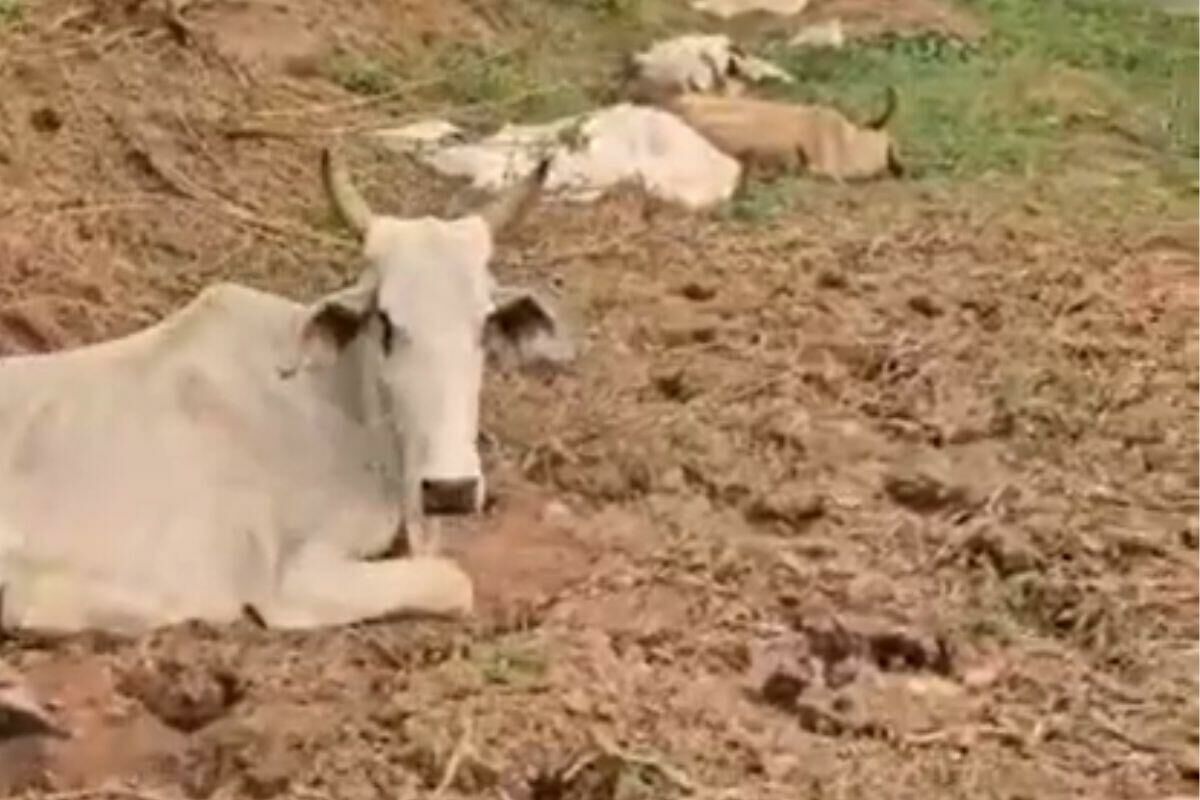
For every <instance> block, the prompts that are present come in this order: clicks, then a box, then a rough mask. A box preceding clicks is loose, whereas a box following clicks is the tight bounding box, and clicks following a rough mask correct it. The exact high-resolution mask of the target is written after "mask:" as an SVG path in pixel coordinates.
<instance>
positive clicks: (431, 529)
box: [404, 517, 442, 556]
mask: <svg viewBox="0 0 1200 800" xmlns="http://www.w3.org/2000/svg"><path fill="white" fill-rule="evenodd" d="M404 536H405V538H406V539H407V540H408V553H409V555H411V556H436V555H439V554H441V552H442V523H441V521H440V520H438V519H436V518H430V517H421V518H419V519H413V520H405V521H404Z"/></svg>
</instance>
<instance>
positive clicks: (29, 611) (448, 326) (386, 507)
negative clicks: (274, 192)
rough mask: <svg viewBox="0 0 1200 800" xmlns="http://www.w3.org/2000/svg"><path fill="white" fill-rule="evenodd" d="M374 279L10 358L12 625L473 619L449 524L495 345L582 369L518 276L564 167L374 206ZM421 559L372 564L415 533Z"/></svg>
mask: <svg viewBox="0 0 1200 800" xmlns="http://www.w3.org/2000/svg"><path fill="white" fill-rule="evenodd" d="M322 166H323V172H324V177H325V183H326V187H327V190H328V192H329V195H330V198H331V200H332V202H333V204H334V206H335V208H336V209H337V210H338V211H339V213H340V214H341V216H342V217H343V218H344V219H345V220H346V222H347V223H348V224H349V225H350V226H351V227H352V228H353V229H354V230H355V231H356V233H357V234H358V235H359V236H360V237H361V239H362V241H363V250H364V255H365V261H366V266H365V269H364V271H363V272H362V274H361V276H360V277H359V279H358V280H357V282H355V283H354V284H353V285H352V286H350V287H348V288H346V289H343V290H341V291H338V292H335V293H333V294H331V295H329V296H327V297H325V298H323V299H320V300H318V301H317V302H316V303H314V304H313V305H312V306H309V307H308V308H305V307H304V306H302V305H299V304H297V303H294V302H292V301H290V300H287V299H284V298H282V297H278V296H275V295H271V294H267V293H264V292H260V291H256V290H253V289H249V288H245V287H241V286H236V285H229V284H223V285H217V286H213V287H210V288H208V289H206V290H204V291H203V292H202V293H201V294H200V295H199V297H197V298H196V299H195V300H194V301H193V302H192V303H191V304H189V305H188V306H186V307H185V308H183V309H181V310H179V311H177V312H176V313H174V314H173V315H171V316H170V317H168V318H166V319H164V320H163V321H161V322H160V323H158V324H156V325H154V326H152V327H150V328H148V329H145V330H143V331H140V332H138V333H135V334H133V335H131V336H128V337H125V338H122V339H118V340H114V341H110V342H105V343H101V344H97V345H93V346H89V347H82V348H79V349H75V350H69V351H64V352H59V353H51V354H41V355H31V356H19V357H12V358H7V359H0V585H2V586H3V622H4V624H6V625H8V626H19V627H33V628H39V629H49V630H60V631H64V630H78V629H83V628H98V629H104V630H111V631H130V632H132V631H137V630H142V629H145V628H149V627H154V626H158V625H163V624H169V623H172V622H177V621H181V620H185V619H204V620H209V621H214V622H221V621H229V620H232V619H235V618H237V617H239V616H241V615H242V614H244V613H245V612H246V610H247V609H248V608H249V609H252V610H253V612H254V613H256V614H257V615H258V616H259V617H260V618H261V619H262V620H263V621H265V622H266V624H268V625H270V626H273V627H313V626H322V625H335V624H342V623H348V622H352V621H356V620H361V619H368V618H373V617H380V616H383V615H387V614H394V613H401V612H410V613H412V612H416V613H458V612H465V611H468V610H469V609H470V608H471V607H472V603H473V600H472V597H473V592H472V586H471V582H470V579H469V578H468V577H467V576H466V574H465V573H463V572H462V571H461V570H460V569H459V567H458V566H457V565H455V564H454V563H453V562H452V561H450V560H448V559H445V558H441V557H439V556H438V555H437V554H436V552H435V551H436V550H437V543H436V540H435V539H434V538H433V537H431V536H430V535H429V534H428V530H427V526H426V525H425V524H424V522H425V519H426V517H427V516H436V515H442V514H451V513H469V512H473V511H477V510H478V509H479V508H480V507H481V504H482V502H483V498H484V481H483V477H482V475H481V470H480V460H479V455H478V451H477V449H476V437H477V427H478V410H479V393H480V386H481V381H482V372H483V367H484V361H485V356H486V352H487V351H488V350H489V349H490V348H493V347H501V348H503V350H504V351H505V352H507V353H508V354H509V355H512V354H515V355H517V356H518V357H521V358H529V357H540V358H547V359H550V360H562V359H565V358H568V357H569V356H570V348H569V346H567V342H566V340H565V338H564V337H562V335H561V334H560V332H559V328H558V324H557V321H556V318H555V317H554V315H553V314H552V313H551V312H550V310H549V309H547V308H546V306H545V305H544V304H543V303H542V302H540V301H539V300H538V299H536V298H535V297H534V296H533V295H531V294H529V293H527V292H521V291H514V290H511V289H509V290H504V289H501V288H499V287H497V286H496V285H495V284H494V282H493V279H492V276H491V273H490V271H489V267H488V264H489V260H490V258H491V255H492V248H493V241H494V236H495V234H497V233H498V232H499V231H500V230H501V229H502V228H504V227H505V226H506V225H507V224H508V223H510V222H511V221H513V220H515V219H516V218H517V217H519V216H520V215H521V213H522V212H523V210H524V209H525V207H526V206H527V204H528V203H530V202H531V201H532V200H533V199H534V198H535V196H536V194H537V193H538V191H539V190H540V188H541V183H542V181H543V180H544V179H545V174H546V169H545V165H543V166H542V167H541V168H539V169H538V170H536V171H535V173H534V174H533V175H531V176H530V177H529V178H528V179H527V180H526V181H524V182H522V183H521V184H519V185H518V186H516V187H514V188H513V189H511V190H509V191H508V192H507V193H506V194H504V195H502V196H500V197H498V198H496V199H495V200H494V201H493V202H492V203H491V204H490V205H488V206H487V207H485V208H483V209H481V210H480V211H479V212H478V213H475V214H471V215H468V216H464V217H461V218H459V219H454V220H441V219H435V218H431V217H424V218H419V219H399V218H395V217H389V216H383V215H375V214H373V213H372V212H371V210H370V209H369V208H368V206H367V204H366V203H365V202H364V200H363V199H362V197H361V196H360V195H359V194H358V193H357V192H356V191H355V189H354V188H353V186H352V185H351V184H350V181H349V179H348V177H347V175H346V173H345V171H344V169H343V168H342V167H341V166H340V164H339V163H338V161H337V159H336V157H335V156H334V155H333V154H332V153H331V152H329V151H327V152H326V153H325V154H324V157H323V162H322ZM401 524H404V525H405V527H406V529H407V531H408V534H409V540H410V541H409V543H410V551H411V552H412V554H413V557H411V558H403V559H389V560H378V561H368V560H366V559H368V558H370V557H372V556H377V555H379V554H380V553H382V552H385V551H386V550H387V549H388V548H389V546H390V544H391V542H392V540H393V538H394V536H395V534H396V532H397V530H398V529H399V526H400V525H401Z"/></svg>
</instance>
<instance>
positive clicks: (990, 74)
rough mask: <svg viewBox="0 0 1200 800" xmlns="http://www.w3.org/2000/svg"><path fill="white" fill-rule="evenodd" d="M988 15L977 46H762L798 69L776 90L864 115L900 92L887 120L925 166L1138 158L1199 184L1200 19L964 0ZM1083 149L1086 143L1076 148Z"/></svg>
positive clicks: (1178, 181)
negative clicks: (1199, 44)
mask: <svg viewBox="0 0 1200 800" xmlns="http://www.w3.org/2000/svg"><path fill="white" fill-rule="evenodd" d="M966 5H968V6H970V7H971V8H972V9H973V10H974V11H976V12H977V13H978V14H979V15H980V16H981V17H982V18H983V19H984V20H986V21H987V22H988V23H989V24H990V26H991V29H990V32H989V35H988V36H987V37H986V38H985V39H984V40H983V41H982V42H981V43H979V44H978V45H976V46H965V45H962V44H960V43H958V42H955V41H950V40H946V39H942V38H940V37H937V36H932V35H928V36H922V37H915V38H904V39H899V38H891V39H886V38H885V39H881V40H877V41H874V42H871V43H867V44H861V45H851V46H848V47H846V48H844V49H841V50H813V49H797V48H791V47H788V46H786V45H785V44H783V43H782V42H776V43H771V44H768V45H766V46H765V48H764V50H765V55H767V56H768V57H770V58H772V59H773V60H775V61H776V62H777V63H780V64H781V65H782V66H784V67H785V68H787V69H789V70H790V71H791V72H792V73H793V74H794V75H796V77H797V78H798V80H797V83H796V84H794V85H792V86H784V87H778V88H776V89H775V90H773V91H774V93H776V94H779V95H782V96H790V97H792V98H795V99H800V100H804V101H808V102H822V103H829V104H831V105H834V106H836V107H839V108H841V109H842V110H844V111H846V112H847V113H849V114H851V115H852V116H853V117H854V118H856V119H866V118H869V117H870V116H873V115H874V114H875V113H876V112H877V110H878V109H880V108H881V104H882V103H883V97H884V87H885V86H887V85H889V84H890V85H893V86H895V87H896V89H897V91H898V92H899V97H900V107H899V110H898V112H897V115H896V118H895V119H894V120H893V122H892V130H893V131H894V132H895V133H896V134H897V136H898V137H899V139H900V142H901V147H902V152H903V154H904V155H905V157H906V160H907V161H908V162H909V164H910V166H911V167H912V168H913V171H914V172H915V173H916V174H917V175H926V176H943V177H955V178H957V177H968V176H975V175H979V174H982V173H988V172H1001V173H1010V174H1011V173H1016V174H1019V175H1026V176H1034V175H1037V174H1039V173H1044V172H1048V171H1053V170H1056V169H1058V168H1059V167H1061V166H1072V165H1075V166H1078V165H1079V164H1080V161H1081V160H1082V161H1083V162H1084V163H1085V164H1086V167H1087V168H1092V167H1097V166H1098V167H1100V168H1102V167H1103V163H1104V162H1106V161H1108V160H1109V158H1108V157H1109V156H1111V157H1112V159H1113V163H1119V164H1124V165H1125V166H1128V162H1129V161H1130V160H1131V159H1132V160H1133V161H1136V162H1140V163H1142V164H1143V165H1145V166H1147V167H1148V168H1150V169H1152V170H1154V171H1155V172H1157V173H1158V175H1159V176H1160V178H1165V179H1166V180H1167V181H1169V182H1171V183H1173V184H1174V185H1176V186H1178V187H1186V189H1187V191H1192V190H1193V187H1194V183H1195V179H1196V155H1197V130H1196V115H1197V92H1198V91H1200V89H1198V86H1197V60H1196V59H1197V49H1196V38H1197V27H1196V20H1195V19H1194V18H1181V17H1178V16H1174V17H1172V16H1168V15H1167V14H1165V13H1163V12H1161V11H1159V10H1156V9H1154V8H1153V7H1151V6H1150V5H1149V4H1147V3H1145V2H1144V1H1142V0H1053V1H1050V0H1048V1H1047V2H1035V1H1033V0H969V2H967V3H966ZM1081 151H1083V152H1081Z"/></svg>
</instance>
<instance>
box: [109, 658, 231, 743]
mask: <svg viewBox="0 0 1200 800" xmlns="http://www.w3.org/2000/svg"><path fill="white" fill-rule="evenodd" d="M118 689H119V690H120V692H121V693H122V694H124V695H126V696H127V697H132V698H134V699H135V700H137V701H139V702H140V703H141V704H142V705H143V706H144V707H145V708H146V710H147V711H149V712H150V713H151V714H153V715H154V716H155V717H157V718H158V719H159V721H161V722H162V723H164V724H165V725H168V726H170V727H172V728H174V729H175V730H177V731H182V732H184V733H192V732H194V731H198V730H200V729H201V728H204V727H205V726H207V725H209V724H210V723H212V722H214V721H215V720H217V719H219V718H221V717H222V716H224V715H225V714H226V713H227V712H228V711H229V710H230V708H231V707H232V706H233V705H234V704H236V703H237V702H238V700H240V699H241V696H242V690H243V687H242V685H241V682H240V680H239V679H238V677H237V676H236V675H234V674H233V673H231V672H228V671H226V670H222V669H212V668H208V667H205V666H202V665H197V664H185V663H182V662H179V661H173V660H162V661H159V662H157V663H154V664H148V665H141V666H139V667H135V668H133V669H131V670H129V671H128V672H126V673H125V675H124V676H123V677H122V679H121V681H120V684H119V685H118Z"/></svg>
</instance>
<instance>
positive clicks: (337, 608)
mask: <svg viewBox="0 0 1200 800" xmlns="http://www.w3.org/2000/svg"><path fill="white" fill-rule="evenodd" d="M473 605H474V589H473V588H472V585H471V579H470V578H469V577H468V576H467V574H466V573H465V572H463V571H462V569H461V568H460V567H459V566H458V565H457V564H455V563H454V562H453V561H451V560H450V559H446V558H432V557H414V558H402V559H393V560H388V561H373V562H368V561H355V560H352V559H349V558H347V557H346V556H344V555H342V554H341V553H339V552H337V551H335V550H334V549H333V548H330V547H324V546H309V547H307V548H305V549H304V551H302V552H301V553H299V554H298V558H296V560H295V561H292V562H291V563H290V564H289V565H288V566H287V567H286V568H285V570H284V573H283V576H282V580H281V581H280V585H279V587H278V589H277V591H276V593H275V596H274V598H273V599H272V601H271V602H270V603H269V604H268V606H267V607H265V608H264V607H256V609H255V610H256V611H258V613H259V615H260V616H261V617H262V618H263V620H264V621H265V622H266V624H267V625H268V626H270V627H273V628H314V627H322V626H327V625H346V624H349V623H352V622H358V621H361V620H367V619H378V618H381V617H386V616H390V615H401V614H421V615H424V614H430V615H438V616H452V615H459V614H467V613H470V611H471V609H472V607H473Z"/></svg>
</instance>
